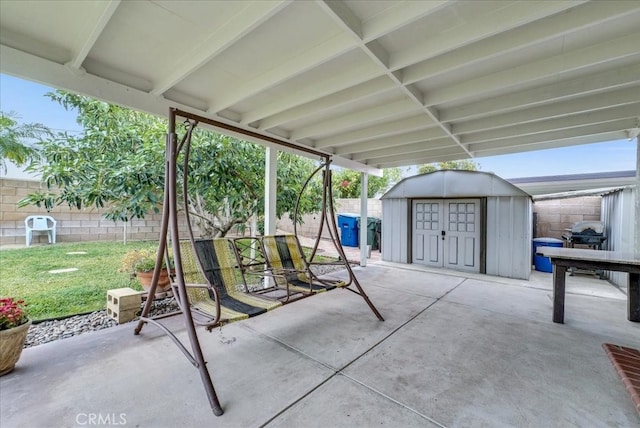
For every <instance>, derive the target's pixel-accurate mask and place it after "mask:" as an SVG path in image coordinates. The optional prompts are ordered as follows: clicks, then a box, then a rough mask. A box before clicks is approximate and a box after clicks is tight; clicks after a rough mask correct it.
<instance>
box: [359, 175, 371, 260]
mask: <svg viewBox="0 0 640 428" xmlns="http://www.w3.org/2000/svg"><path fill="white" fill-rule="evenodd" d="M360 177H361V180H360V266H362V267H365V266H367V257H368V255H369V252H368V251H367V217H368V216H369V213H368V212H367V208H368V207H367V189H368V188H369V174H367V173H366V172H361V173H360Z"/></svg>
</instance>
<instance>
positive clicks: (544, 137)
mask: <svg viewBox="0 0 640 428" xmlns="http://www.w3.org/2000/svg"><path fill="white" fill-rule="evenodd" d="M636 123H637V119H636V118H633V119H622V120H617V121H612V122H606V123H598V124H595V125H588V126H581V127H574V128H569V129H561V130H554V131H548V132H539V133H536V134H529V135H519V136H517V137H509V138H503V139H500V140H493V141H483V142H478V143H470V144H469V149H470V150H471V151H472V152H478V151H483V150H490V149H498V148H504V147H509V146H520V145H527V144H532V143H542V142H545V141H555V140H563V139H567V138H573V137H578V136H587V135H596V134H605V133H610V132H618V131H624V130H626V129H629V128H632V127H634V126H635V124H636Z"/></svg>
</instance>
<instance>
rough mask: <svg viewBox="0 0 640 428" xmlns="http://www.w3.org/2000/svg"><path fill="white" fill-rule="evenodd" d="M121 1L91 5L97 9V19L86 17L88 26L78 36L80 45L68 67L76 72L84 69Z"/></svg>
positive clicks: (112, 0) (111, 0) (113, 0)
mask: <svg viewBox="0 0 640 428" xmlns="http://www.w3.org/2000/svg"><path fill="white" fill-rule="evenodd" d="M120 1H121V0H110V1H107V2H93V3H91V4H92V6H93V7H94V8H96V15H97V19H95V20H92V19H91V18H90V17H88V16H86V17H84V18H85V20H84V22H85V24H86V25H85V28H84V31H83V33H82V34H79V35H78V40H79V41H80V44H79V45H78V46H77V48H76V49H75V51H74V52H73V59H72V60H71V61H69V62H68V63H67V66H68V67H70V68H72V69H75V70H79V69H80V67H82V63H83V62H84V60H85V58H86V57H87V55H89V52H90V51H91V48H92V47H93V45H95V43H96V41H97V40H98V38H99V37H100V34H102V32H103V31H104V29H105V28H106V26H107V24H108V23H109V20H110V19H111V17H112V16H113V14H114V13H115V12H116V9H117V8H118V6H120Z"/></svg>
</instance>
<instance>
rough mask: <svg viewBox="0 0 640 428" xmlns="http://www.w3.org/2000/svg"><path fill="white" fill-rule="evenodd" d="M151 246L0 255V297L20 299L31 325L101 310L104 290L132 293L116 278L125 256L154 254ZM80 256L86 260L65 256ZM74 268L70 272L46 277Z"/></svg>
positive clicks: (65, 247)
mask: <svg viewBox="0 0 640 428" xmlns="http://www.w3.org/2000/svg"><path fill="white" fill-rule="evenodd" d="M157 245H158V244H157V243H156V242H148V241H147V242H140V241H136V242H130V243H127V244H123V243H121V242H82V243H68V244H55V245H45V246H34V247H29V248H21V249H11V250H2V251H0V295H1V296H11V297H15V298H19V299H24V300H25V301H26V302H27V304H28V310H29V315H30V317H31V318H32V319H34V320H41V319H47V318H55V317H61V316H67V315H73V314H79V313H85V312H90V311H95V310H100V309H104V308H105V306H106V299H107V290H110V289H113V288H121V287H132V288H134V289H136V290H142V288H141V287H140V285H139V283H138V281H137V279H135V278H134V279H130V278H129V274H128V273H127V272H119V271H118V270H119V269H120V266H121V264H122V258H123V256H124V254H125V253H126V252H127V251H130V250H133V249H138V248H151V249H154V250H155V249H156V248H157ZM74 252H86V254H69V253H74ZM70 268H77V269H78V270H76V271H73V272H64V273H50V272H49V271H52V270H56V269H70Z"/></svg>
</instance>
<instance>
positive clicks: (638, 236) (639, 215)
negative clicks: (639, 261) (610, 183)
mask: <svg viewBox="0 0 640 428" xmlns="http://www.w3.org/2000/svg"><path fill="white" fill-rule="evenodd" d="M634 199H635V202H634V203H635V208H636V210H635V214H634V216H633V217H634V220H633V222H634V248H635V256H636V257H640V135H638V136H636V188H635V190H634Z"/></svg>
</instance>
